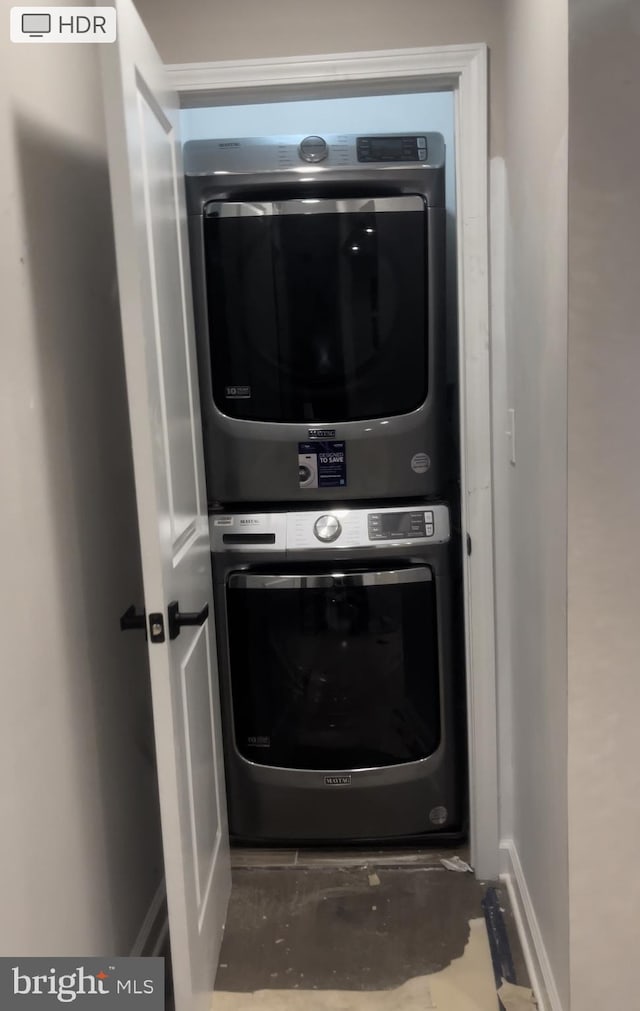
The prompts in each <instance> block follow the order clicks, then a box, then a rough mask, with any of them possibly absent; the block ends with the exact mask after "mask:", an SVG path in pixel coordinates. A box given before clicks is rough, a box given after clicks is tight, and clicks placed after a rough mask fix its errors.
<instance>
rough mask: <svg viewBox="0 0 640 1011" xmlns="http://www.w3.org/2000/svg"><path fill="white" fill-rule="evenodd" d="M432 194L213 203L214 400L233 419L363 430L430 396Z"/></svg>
mask: <svg viewBox="0 0 640 1011" xmlns="http://www.w3.org/2000/svg"><path fill="white" fill-rule="evenodd" d="M426 210H427V209H426V205H425V202H424V200H423V198H422V197H419V196H403V197H400V196H398V197H387V198H376V199H373V198H361V199H343V200H324V199H323V200H320V199H317V200H316V199H308V200H285V201H281V202H266V203H265V202H254V203H250V202H244V203H220V202H212V203H210V204H208V205H207V206H206V207H205V216H204V243H205V263H206V275H207V305H208V317H209V339H210V345H211V369H212V383H213V395H214V400H215V403H216V406H217V407H218V409H219V410H220V411H222V412H223V413H224V414H227V415H229V416H231V417H234V418H244V419H251V420H254V421H276V422H318V421H323V422H327V421H356V420H360V419H366V418H376V417H388V416H393V415H398V414H405V413H408V412H410V411H412V410H415V409H416V408H418V407H419V406H420V405H421V404H422V403H423V402H424V401H425V400H426V397H427V391H428V376H427V359H428V354H427V306H426V300H427V235H426V229H427V213H426Z"/></svg>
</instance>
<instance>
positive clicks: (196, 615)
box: [167, 600, 209, 639]
mask: <svg viewBox="0 0 640 1011" xmlns="http://www.w3.org/2000/svg"><path fill="white" fill-rule="evenodd" d="M167 612H168V616H169V638H170V639H177V637H178V636H179V635H180V629H181V628H182V626H183V625H204V623H205V621H206V620H207V618H208V617H209V605H208V604H205V605H204V607H203V608H202V610H201V611H181V610H180V605H179V603H178V601H177V600H172V601H171V603H170V604H169V607H168V608H167Z"/></svg>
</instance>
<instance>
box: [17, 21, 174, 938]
mask: <svg viewBox="0 0 640 1011" xmlns="http://www.w3.org/2000/svg"><path fill="white" fill-rule="evenodd" d="M0 50H1V52H0V66H2V68H3V71H4V73H6V74H7V83H6V84H3V87H2V88H0V102H1V105H0V134H1V137H2V143H1V144H0V221H1V222H2V242H1V244H0V250H1V252H0V256H1V257H2V260H1V264H0V304H1V305H2V307H3V336H2V366H3V367H2V370H1V372H0V387H1V397H0V404H1V409H2V450H1V459H2V483H1V488H2V490H1V492H0V526H1V529H2V530H3V566H2V570H3V578H2V590H1V594H2V597H1V603H0V614H1V615H2V619H1V626H2V654H3V665H2V706H1V707H0V712H1V716H0V742H1V744H0V747H1V749H2V750H1V754H0V796H1V805H2V832H1V833H0V876H1V881H0V894H1V895H2V904H1V908H0V952H1V953H2V954H13V953H15V954H20V955H72V954H87V955H92V954H93V955H99V954H108V953H114V954H121V955H126V954H128V953H129V951H130V950H131V946H132V944H133V942H134V940H135V938H136V935H137V933H138V930H139V927H140V925H141V922H142V920H143V917H144V915H145V913H146V911H147V908H148V905H149V902H150V901H151V898H152V896H153V894H154V891H155V889H156V887H157V885H158V883H159V881H160V879H161V877H162V870H161V853H160V843H159V826H158V816H157V800H156V795H155V785H154V783H155V775H154V769H153V759H152V753H151V749H152V746H151V733H150V728H151V726H150V706H149V689H148V669H147V664H146V651H145V644H144V640H143V638H142V636H141V635H140V636H139V635H136V634H133V633H130V634H129V635H127V636H123V635H122V633H121V632H120V630H119V628H118V616H119V614H120V613H121V612H122V611H124V609H125V608H126V607H127V605H128V604H130V603H132V602H134V601H136V602H138V603H140V602H141V600H142V593H141V579H140V572H139V549H138V539H137V524H136V513H135V501H134V488H133V478H132V465H131V458H130V450H129V435H128V418H127V408H126V397H125V388H124V374H123V361H122V346H121V338H120V332H119V321H118V304H117V295H116V281H115V264H114V253H113V248H112V247H113V238H112V224H111V211H110V205H109V190H108V178H107V169H106V162H105V142H104V135H103V124H102V109H101V97H100V92H99V80H98V73H97V59H96V53H95V47H92V46H53V45H52V46H28V45H22V46H17V45H11V44H10V42H9V39H8V32H4V33H3V34H2V41H0Z"/></svg>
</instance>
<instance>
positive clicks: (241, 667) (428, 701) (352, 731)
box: [227, 565, 441, 769]
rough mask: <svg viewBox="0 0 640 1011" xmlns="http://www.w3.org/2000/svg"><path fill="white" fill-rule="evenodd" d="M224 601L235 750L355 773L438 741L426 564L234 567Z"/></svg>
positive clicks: (273, 761) (414, 755)
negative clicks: (336, 568)
mask: <svg viewBox="0 0 640 1011" xmlns="http://www.w3.org/2000/svg"><path fill="white" fill-rule="evenodd" d="M227 601H228V615H229V646H230V659H231V685H232V704H233V726H234V735H235V747H236V749H237V751H238V752H239V753H240V754H241V755H242V756H243V757H244V758H246V759H249V760H250V761H252V762H256V763H259V764H262V765H267V766H279V767H282V768H293V769H365V768H379V767H384V766H389V765H398V764H403V763H406V762H414V761H416V760H418V759H422V758H427V757H428V756H429V755H431V754H433V752H434V751H435V750H436V749H437V747H438V744H439V742H440V736H441V721H440V672H439V660H438V656H439V651H438V640H437V620H436V590H435V583H434V578H433V572H432V570H431V568H430V567H428V566H426V565H425V566H414V567H406V568H397V569H393V570H382V571H370V570H366V569H361V570H351V571H343V572H340V573H338V572H331V571H325V572H318V571H316V572H314V573H309V572H303V571H300V572H294V573H290V572H289V573H275V572H274V573H236V574H233V575H232V576H231V577H230V579H229V582H228V586H227Z"/></svg>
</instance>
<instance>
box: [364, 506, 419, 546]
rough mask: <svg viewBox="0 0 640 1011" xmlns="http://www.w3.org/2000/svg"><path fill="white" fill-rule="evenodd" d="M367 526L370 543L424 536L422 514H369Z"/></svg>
mask: <svg viewBox="0 0 640 1011" xmlns="http://www.w3.org/2000/svg"><path fill="white" fill-rule="evenodd" d="M368 525H369V540H370V541H387V540H397V539H400V538H404V537H424V536H425V520H424V513H423V512H419V513H418V512H416V513H369V517H368Z"/></svg>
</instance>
